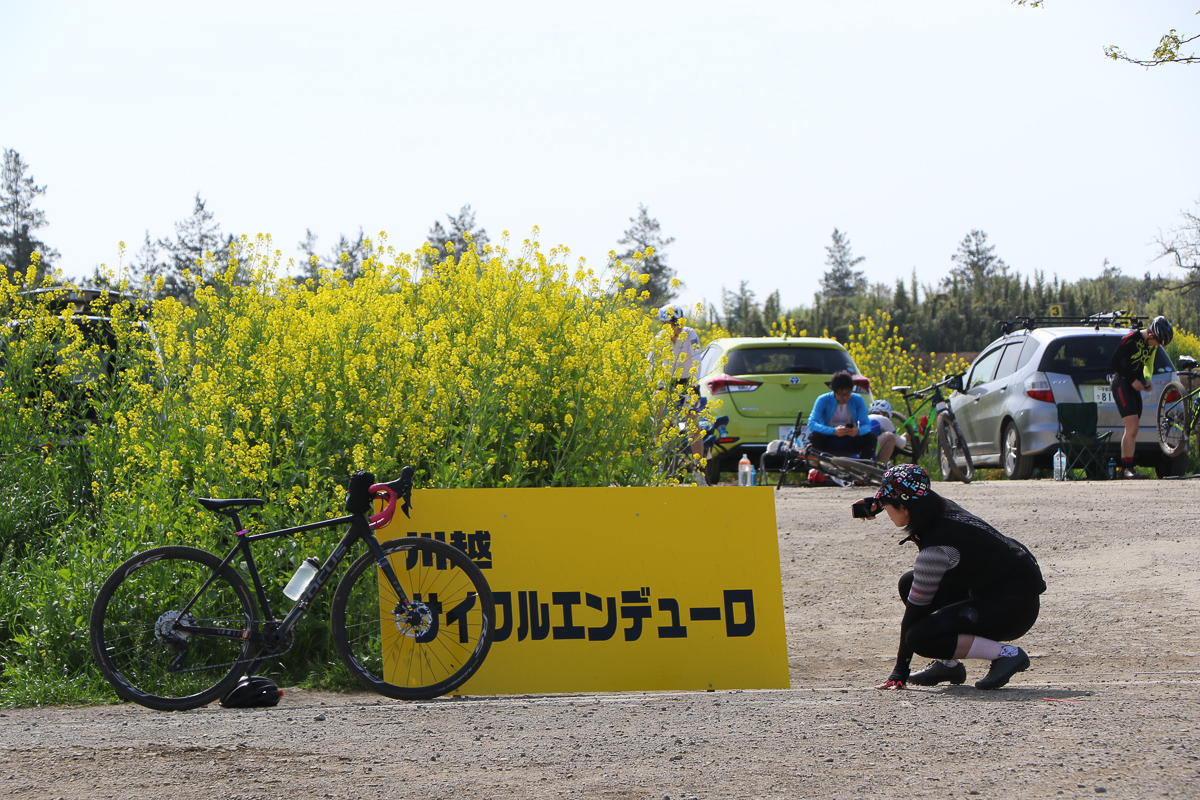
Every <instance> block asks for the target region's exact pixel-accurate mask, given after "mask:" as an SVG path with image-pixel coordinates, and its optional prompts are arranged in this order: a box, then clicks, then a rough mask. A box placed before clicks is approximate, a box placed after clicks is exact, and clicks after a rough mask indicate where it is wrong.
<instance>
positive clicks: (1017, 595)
mask: <svg viewBox="0 0 1200 800" xmlns="http://www.w3.org/2000/svg"><path fill="white" fill-rule="evenodd" d="M880 511H884V512H886V513H887V515H888V518H889V519H891V521H892V522H893V524H895V525H896V527H898V528H902V529H903V530H904V531H905V532H906V533H907V534H908V535H907V536H906V537H905V538H903V539H901V540H900V544H904V543H905V542H908V541H912V542H914V543H915V544H916V545H917V558H916V561H915V562H914V563H913V568H912V569H911V570H909V571H908V572H906V573H905V574H904V575H903V576H901V578H900V599H901V600H902V601H903V602H904V617H903V619H902V620H901V622H900V647H899V650H898V652H897V653H896V666H895V668H894V669H893V670H892V674H891V675H889V676H888V678H887V680H886V681H884V682H883V683H882V684H880V685H879V686H876V687H875V688H877V689H903V688H904V687H905V685H906V684H910V683H911V684H914V685H916V686H934V685H937V684H939V683H946V682H949V683H952V684H960V683H963V682H964V681H965V680H966V679H967V668H966V666H965V665H964V664H963V663H962V659H983V660H984V661H989V662H991V664H990V668H989V669H988V673H987V675H985V676H984V677H983V678H981V679H980V680H978V681H976V682H975V688H976V689H998V688H1000V687H1001V686H1004V685H1005V684H1006V683H1008V681H1009V679H1011V678H1012V677H1013V676H1014V675H1015V674H1017V673H1018V672H1023V671H1024V670H1026V669H1028V668H1029V656H1028V655H1027V654H1026V653H1025V651H1024V650H1022V649H1021V648H1019V647H1016V646H1014V645H1012V644H1004V642H1012V641H1013V640H1015V639H1018V638H1020V637H1021V636H1024V635H1025V634H1026V633H1028V632H1029V630H1030V629H1031V628H1032V627H1033V624H1034V622H1036V621H1037V618H1038V611H1039V610H1040V607H1041V601H1040V595H1041V594H1042V593H1043V592H1045V591H1046V583H1045V581H1044V580H1043V579H1042V572H1041V569H1040V568H1039V567H1038V563H1037V560H1036V559H1035V558H1034V557H1033V554H1032V553H1030V552H1029V550H1028V548H1026V547H1025V546H1024V545H1023V544H1021V543H1020V542H1018V541H1016V540H1015V539H1010V538H1009V537H1007V536H1004V535H1003V534H1001V533H1000V532H999V531H997V530H996V529H995V528H993V527H992V526H991V525H988V524H987V523H986V522H984V521H983V520H981V519H980V518H979V517H976V516H975V515H973V514H970V513H968V512H967V511H964V510H963V509H962V508H961V507H960V506H959V505H958V504H956V503H954V502H952V501H950V500H947V499H946V498H944V497H942V496H940V495H938V494H937V493H935V492H934V491H933V490H932V488H930V482H929V475H928V473H926V472H925V470H923V469H921V467H918V466H916V465H913V464H900V465H898V466H894V467H892V468H890V469H889V470H888V471H887V472H885V473H884V475H883V485H882V486H881V487H880V489H879V491H878V492H876V493H875V496H874V497H868V498H865V499H863V500H859V501H858V502H856V503H854V505H853V508H852V512H853V515H854V516H855V517H859V518H863V519H874V518H875V515H876V514H878V513H879V512H880ZM914 653H916V654H918V655H920V656H923V657H925V658H932V659H935V660H934V661H933V663H931V664H930V665H929V666H928V667H926V668H925V669H923V670H921V671H920V672H916V673H910V670H909V665H910V663H911V661H912V657H913V654H914Z"/></svg>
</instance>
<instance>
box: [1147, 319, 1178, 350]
mask: <svg viewBox="0 0 1200 800" xmlns="http://www.w3.org/2000/svg"><path fill="white" fill-rule="evenodd" d="M1150 333H1151V334H1153V335H1154V338H1155V339H1156V340H1158V343H1159V344H1161V345H1162V346H1163V347H1166V346H1167V345H1168V344H1170V343H1171V339H1173V338H1174V337H1175V331H1174V330H1172V329H1171V323H1169V322H1167V318H1166V317H1161V316H1160V317H1155V318H1154V321H1153V322H1151V323H1150Z"/></svg>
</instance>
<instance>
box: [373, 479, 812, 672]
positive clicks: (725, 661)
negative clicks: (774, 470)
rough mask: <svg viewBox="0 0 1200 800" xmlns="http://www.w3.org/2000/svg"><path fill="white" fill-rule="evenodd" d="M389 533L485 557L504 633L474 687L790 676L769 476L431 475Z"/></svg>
mask: <svg viewBox="0 0 1200 800" xmlns="http://www.w3.org/2000/svg"><path fill="white" fill-rule="evenodd" d="M412 503H413V508H412V518H411V519H406V518H405V517H403V516H401V515H399V514H397V515H396V517H395V518H394V519H393V521H392V523H391V525H389V526H388V527H387V528H384V529H382V530H381V531H380V532H379V538H380V539H381V540H382V539H391V538H395V537H399V536H429V537H433V538H435V539H440V540H443V541H446V542H447V543H449V544H452V545H454V546H456V547H458V548H459V549H461V550H463V551H464V552H466V553H467V555H468V556H470V557H471V559H472V560H473V561H474V562H475V563H476V564H478V565H479V566H480V567H481V568H482V570H483V574H484V576H485V577H486V578H487V579H488V583H489V585H490V586H491V588H492V594H493V596H494V597H495V600H496V628H497V630H496V640H495V643H494V644H493V645H492V648H491V650H490V651H489V653H488V656H487V659H486V660H485V661H484V663H483V666H482V667H481V668H480V670H479V672H477V673H476V674H475V676H474V677H472V678H471V680H469V681H467V683H465V684H464V685H463V686H462V687H461V688H460V689H459V690H458V692H459V693H461V694H475V695H478V694H520V693H543V692H594V691H646V690H665V689H779V688H787V687H788V685H789V681H788V665H787V643H786V637H785V633H784V625H783V593H782V588H781V581H780V571H779V545H778V539H777V534H776V528H775V499H774V496H773V493H772V491H771V490H770V489H769V488H767V487H751V488H747V487H705V488H697V487H691V488H689V487H667V488H661V487H659V488H596V489H425V490H417V491H415V492H413V496H412Z"/></svg>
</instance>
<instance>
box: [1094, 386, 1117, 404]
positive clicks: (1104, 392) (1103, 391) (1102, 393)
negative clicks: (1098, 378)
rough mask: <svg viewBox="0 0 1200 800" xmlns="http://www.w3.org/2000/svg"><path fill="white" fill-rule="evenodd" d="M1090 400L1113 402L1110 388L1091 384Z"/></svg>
mask: <svg viewBox="0 0 1200 800" xmlns="http://www.w3.org/2000/svg"><path fill="white" fill-rule="evenodd" d="M1092 402H1093V403H1111V402H1113V394H1112V388H1111V387H1108V386H1093V387H1092Z"/></svg>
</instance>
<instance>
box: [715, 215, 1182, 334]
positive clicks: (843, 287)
mask: <svg viewBox="0 0 1200 800" xmlns="http://www.w3.org/2000/svg"><path fill="white" fill-rule="evenodd" d="M1184 219H1185V224H1184V225H1182V226H1181V227H1179V228H1177V229H1175V230H1173V231H1171V233H1170V234H1169V235H1167V236H1163V237H1160V238H1159V245H1160V250H1161V255H1163V256H1166V257H1168V258H1170V259H1171V260H1172V261H1173V262H1174V265H1175V266H1178V267H1182V268H1184V269H1185V272H1186V276H1185V277H1183V278H1176V277H1170V276H1163V275H1158V276H1157V277H1154V276H1151V274H1150V273H1149V272H1147V273H1146V274H1145V275H1144V276H1143V277H1142V278H1140V279H1139V278H1133V277H1130V276H1127V275H1124V274H1122V272H1121V271H1120V269H1118V268H1117V267H1114V266H1112V265H1111V264H1109V263H1108V261H1107V260H1106V261H1105V262H1104V263H1103V265H1102V266H1101V268H1100V272H1099V275H1098V276H1097V277H1095V278H1082V279H1080V280H1078V281H1075V282H1073V283H1072V282H1067V281H1063V280H1060V279H1059V278H1058V276H1056V275H1055V276H1051V277H1049V278H1047V277H1046V274H1045V273H1044V272H1042V271H1040V270H1035V271H1034V272H1033V274H1032V275H1022V274H1021V273H1020V272H1017V271H1015V270H1013V269H1011V268H1010V267H1009V266H1008V264H1006V263H1005V262H1004V260H1003V259H1002V258H1000V256H998V255H997V254H996V248H995V246H994V245H991V244H989V243H988V238H987V234H986V233H985V232H984V231H981V230H972V231H970V232H969V233H968V234H967V235H966V236H965V237H963V239H962V241H960V242H959V243H958V249H957V251H956V252H955V253H953V254H952V255H951V257H950V259H951V263H952V266H951V268H950V271H949V273H948V274H947V275H946V276H945V277H943V278H941V279H940V280H938V281H936V282H933V283H920V282H918V280H917V276H916V271H915V270H914V271H913V274H912V276H911V278H910V279H909V280H897V281H896V282H895V284H893V285H891V286H889V285H887V284H883V283H869V282H868V281H867V280H866V278H865V273H864V271H863V270H860V269H856V267H857V266H858V265H859V264H860V263H861V262H862V261H863V260H864V258H863V257H861V256H859V257H856V256H854V254H853V252H852V250H851V247H850V240H849V236H848V235H847V234H846V233H845V232H843V231H841V230H839V229H837V228H835V229H834V231H833V235H832V243H831V244H830V245H828V246H827V247H826V248H825V250H826V259H825V266H826V268H827V269H826V271H825V273H824V276H823V277H822V279H821V282H820V289H819V291H817V292H816V294H815V295H814V297H813V302H812V305H809V306H803V305H802V306H797V307H795V308H791V309H782V308H781V305H780V302H779V292H778V291H775V292H773V293H771V294H770V295H768V296H767V299H766V300H765V301H764V302H763V303H761V304H759V303H758V302H757V300H756V298H755V293H754V292H753V291H752V290H751V289H750V287H749V284H748V282H746V281H742V282H741V283H740V284H739V286H738V289H737V290H736V291H729V290H722V302H721V308H720V309H719V310H718V309H717V308H716V307H715V306H712V305H710V306H709V307H708V309H707V314H708V318H709V319H708V321H709V322H714V323H717V324H720V325H722V326H723V327H724V328H726V329H727V330H729V331H730V332H731V333H732V334H734V335H738V336H766V335H771V334H772V332H777V333H782V332H795V331H800V330H805V331H807V332H808V335H810V336H821V335H824V333H825V332H826V331H828V333H829V335H831V336H833V337H834V338H836V339H838V340H840V341H846V340H847V339H848V338H849V333H850V326H851V325H853V324H855V323H856V322H857V320H858V319H859V317H860V315H863V314H866V315H870V314H873V313H874V312H875V311H876V310H884V311H888V312H889V313H890V314H891V317H892V323H893V324H894V325H895V326H896V327H897V328H898V329H899V331H900V334H901V335H902V336H903V337H904V339H905V341H907V342H909V343H910V344H915V345H917V347H918V349H920V350H922V351H924V352H936V353H957V352H975V351H978V350H981V349H982V348H983V347H984V346H985V345H987V344H988V343H989V342H991V341H992V340H994V339H995V338H996V336H997V335H998V325H997V321H998V320H1009V319H1013V318H1015V317H1019V316H1031V317H1044V316H1050V315H1051V314H1054V313H1057V314H1061V315H1062V316H1067V317H1072V316H1089V315H1092V314H1100V313H1107V312H1110V311H1126V312H1129V313H1132V314H1141V315H1145V316H1153V315H1156V314H1164V315H1166V316H1167V317H1168V318H1169V319H1171V320H1172V322H1174V323H1175V324H1176V325H1179V326H1181V327H1183V328H1184V329H1185V330H1188V331H1197V330H1200V292H1198V291H1196V290H1197V288H1200V280H1198V279H1200V217H1198V216H1196V215H1194V214H1187V213H1185V214H1184Z"/></svg>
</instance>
